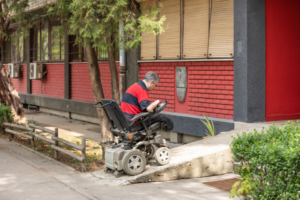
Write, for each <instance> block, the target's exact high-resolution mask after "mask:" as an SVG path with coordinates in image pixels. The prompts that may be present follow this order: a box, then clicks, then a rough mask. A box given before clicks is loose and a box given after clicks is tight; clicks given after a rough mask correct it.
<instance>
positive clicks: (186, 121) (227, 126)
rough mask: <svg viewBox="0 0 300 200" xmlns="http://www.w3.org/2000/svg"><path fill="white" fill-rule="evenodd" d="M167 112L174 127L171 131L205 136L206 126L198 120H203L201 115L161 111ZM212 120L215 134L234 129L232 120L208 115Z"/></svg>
mask: <svg viewBox="0 0 300 200" xmlns="http://www.w3.org/2000/svg"><path fill="white" fill-rule="evenodd" d="M162 113H164V114H167V115H168V116H169V117H170V118H171V119H172V120H173V122H174V129H173V130H172V132H176V133H183V134H187V135H192V136H198V137H199V136H200V137H205V136H207V135H206V134H205V130H206V127H205V125H204V124H203V123H202V122H201V121H200V120H205V118H204V117H203V116H197V115H189V114H181V113H172V112H162ZM208 119H209V120H212V121H213V123H214V127H215V132H216V134H219V133H220V132H225V131H230V130H233V129H234V122H233V120H227V119H219V118H213V117H209V118H208Z"/></svg>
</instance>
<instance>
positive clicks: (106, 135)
mask: <svg viewBox="0 0 300 200" xmlns="http://www.w3.org/2000/svg"><path fill="white" fill-rule="evenodd" d="M86 55H87V59H88V65H89V72H90V77H91V82H92V88H93V93H94V99H95V101H96V102H99V101H101V99H102V98H104V93H103V89H102V85H101V80H100V70H99V65H98V59H97V55H96V52H95V49H94V48H93V45H92V44H91V43H89V44H87V45H86ZM97 113H98V117H99V120H100V131H101V142H107V141H113V135H112V133H111V132H110V130H109V126H110V123H109V120H108V118H107V117H106V116H105V112H104V109H102V108H97ZM105 150H106V148H105V147H104V146H103V145H102V161H104V160H105Z"/></svg>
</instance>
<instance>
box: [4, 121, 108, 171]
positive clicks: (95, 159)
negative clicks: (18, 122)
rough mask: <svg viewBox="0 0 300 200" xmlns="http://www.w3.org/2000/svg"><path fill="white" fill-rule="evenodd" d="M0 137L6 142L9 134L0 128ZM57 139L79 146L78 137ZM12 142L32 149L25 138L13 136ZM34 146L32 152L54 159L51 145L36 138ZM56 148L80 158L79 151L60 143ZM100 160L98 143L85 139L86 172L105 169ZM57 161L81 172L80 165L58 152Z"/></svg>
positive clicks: (42, 133)
mask: <svg viewBox="0 0 300 200" xmlns="http://www.w3.org/2000/svg"><path fill="white" fill-rule="evenodd" d="M39 125H40V124H39ZM9 129H11V130H14V131H18V132H21V133H24V134H28V133H26V132H25V131H20V130H18V129H13V128H9ZM36 133H38V134H39V135H41V136H43V137H46V138H49V139H51V136H52V135H51V134H49V133H45V132H42V131H40V130H38V131H36ZM0 137H1V138H3V139H6V140H8V139H9V134H8V133H5V132H4V129H3V128H2V127H0ZM59 138H62V139H64V140H67V141H69V142H72V143H74V144H77V145H81V138H78V137H75V136H72V135H67V134H64V133H59ZM12 141H14V142H17V143H19V144H22V145H24V146H26V147H28V148H31V149H32V147H31V145H30V140H28V139H26V138H23V137H20V136H17V135H14V137H13V138H12ZM34 144H35V147H34V150H36V151H38V152H40V153H42V154H45V155H47V156H49V157H51V158H53V159H54V150H53V149H52V148H51V144H49V143H47V142H44V141H42V140H40V139H38V138H35V139H34ZM58 146H59V147H61V148H63V149H65V150H67V151H69V152H72V153H74V154H76V155H78V156H81V151H79V150H77V149H74V148H71V147H69V146H67V145H65V144H63V143H60V142H59V143H58ZM101 158H102V148H101V146H100V145H99V142H95V141H93V140H89V139H86V164H85V166H86V171H87V172H93V171H97V170H100V169H103V168H104V167H105V165H103V164H101V162H99V161H100V160H101ZM58 161H59V162H62V163H64V164H66V165H68V166H71V167H73V168H74V169H76V170H77V171H80V170H81V167H80V164H81V163H80V162H79V161H78V160H76V159H73V158H72V157H70V156H67V155H65V154H63V153H60V152H59V157H58Z"/></svg>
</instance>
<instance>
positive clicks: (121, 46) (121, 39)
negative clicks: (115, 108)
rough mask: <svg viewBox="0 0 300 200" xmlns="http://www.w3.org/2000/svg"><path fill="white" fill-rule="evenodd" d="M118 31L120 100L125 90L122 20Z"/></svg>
mask: <svg viewBox="0 0 300 200" xmlns="http://www.w3.org/2000/svg"><path fill="white" fill-rule="evenodd" d="M119 31H120V43H119V44H120V45H119V47H120V50H119V54H120V59H119V60H120V62H119V72H120V73H119V76H120V79H119V80H120V85H119V90H120V101H122V98H123V95H124V94H125V91H126V53H125V47H124V42H123V41H124V22H123V21H122V20H121V21H120V22H119Z"/></svg>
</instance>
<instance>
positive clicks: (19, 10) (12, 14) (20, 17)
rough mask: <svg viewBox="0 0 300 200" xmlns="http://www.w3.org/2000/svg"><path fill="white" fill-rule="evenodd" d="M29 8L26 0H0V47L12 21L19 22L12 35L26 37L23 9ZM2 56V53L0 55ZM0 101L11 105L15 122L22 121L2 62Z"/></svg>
mask: <svg viewBox="0 0 300 200" xmlns="http://www.w3.org/2000/svg"><path fill="white" fill-rule="evenodd" d="M28 8H29V4H28V0H1V1H0V23H1V25H0V28H1V30H0V47H1V48H3V42H4V41H5V40H9V39H10V36H9V26H10V24H11V23H12V22H14V23H18V24H20V25H19V26H18V27H17V29H16V34H14V37H19V36H20V35H22V36H24V37H26V36H27V35H28V31H25V30H27V28H28V26H27V25H29V24H27V25H26V24H25V22H26V21H27V19H28V17H29V16H30V14H28V13H25V12H24V11H25V10H26V9H28ZM2 56H3V55H2ZM0 103H4V104H5V105H7V106H11V109H12V113H13V115H14V121H15V122H24V120H25V114H24V110H23V107H22V103H21V101H20V97H19V95H18V92H17V91H16V90H15V88H14V86H13V84H12V81H11V78H10V77H9V76H8V73H7V72H6V70H5V68H4V67H3V63H1V64H0Z"/></svg>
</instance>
